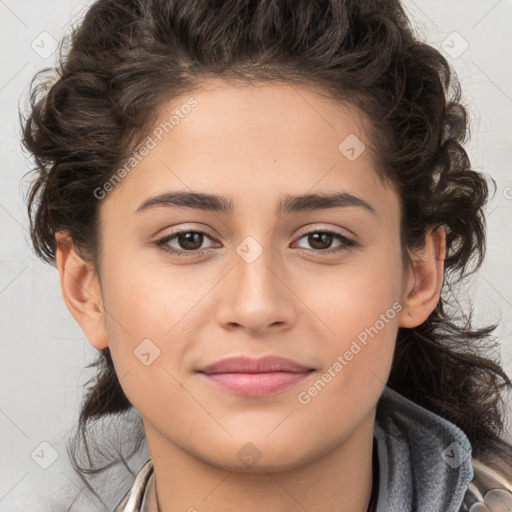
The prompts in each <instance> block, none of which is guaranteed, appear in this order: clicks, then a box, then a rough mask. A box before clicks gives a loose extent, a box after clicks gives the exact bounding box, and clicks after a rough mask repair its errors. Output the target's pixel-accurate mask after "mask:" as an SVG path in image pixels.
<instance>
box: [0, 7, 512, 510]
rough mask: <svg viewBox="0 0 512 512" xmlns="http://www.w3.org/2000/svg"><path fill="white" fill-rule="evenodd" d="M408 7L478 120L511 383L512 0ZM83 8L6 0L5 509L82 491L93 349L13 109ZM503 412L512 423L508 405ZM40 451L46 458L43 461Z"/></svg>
mask: <svg viewBox="0 0 512 512" xmlns="http://www.w3.org/2000/svg"><path fill="white" fill-rule="evenodd" d="M89 4H90V2H89ZM404 5H405V7H406V9H407V11H408V13H409V14H410V16H411V18H412V20H413V24H414V26H415V27H416V31H417V34H418V36H419V37H420V38H422V39H423V40H426V41H428V42H429V43H430V44H432V45H433V46H435V47H436V48H438V49H440V50H441V51H442V52H444V53H445V55H447V57H448V60H449V61H450V63H451V64H452V66H453V68H454V69H455V70H456V72H457V75H458V77H459V79H460V80H461V83H462V88H463V92H464V97H465V103H466V105H467V106H468V109H469V112H470V117H471V123H472V138H471V142H470V143H469V145H468V146H467V149H468V152H469V155H470V158H471V160H472V164H473V167H474V168H476V169H481V170H483V171H484V172H486V173H489V174H490V175H492V176H493V177H494V179H495V180H496V183H497V191H496V194H495V195H494V197H493V198H492V199H491V201H490V204H489V207H488V210H487V212H488V213H487V219H488V252H487V257H486V260H485V263H484V265H483V266H482V267H481V269H480V270H479V271H478V273H477V274H476V275H475V276H474V278H473V279H472V281H471V283H470V288H469V292H470V296H471V297H472V300H473V305H474V310H475V318H476V320H477V322H481V323H490V322H494V321H496V320H499V321H500V326H499V327H498V329H497V330H496V335H497V336H498V338H499V339H500V340H501V353H502V362H503V364H504V366H505V369H506V371H507V373H508V374H509V375H510V376H511V377H512V322H511V317H512V291H511V290H512V259H511V258H510V252H511V249H512V237H511V236H510V235H511V234H512V169H511V162H512V66H511V65H510V63H511V57H512V55H511V49H512V36H511V34H512V31H511V30H510V26H511V22H512V0H500V1H497V0H471V1H469V0H451V1H450V0H415V1H414V2H413V1H411V0H406V1H405V2H404ZM86 6H87V4H86V2H84V1H78V0H53V1H52V2H45V1H35V0H30V1H29V0H0V47H1V75H0V104H1V112H0V115H1V120H0V130H1V137H0V145H1V172H0V180H1V182H0V183H1V186H0V226H1V237H0V258H1V265H0V314H1V324H0V326H1V327H0V328H1V331H0V332H1V343H0V365H1V367H0V386H1V387H0V390H1V394H0V443H1V448H0V464H1V467H0V510H2V511H3V510H6V511H7V510H9V511H11V510H14V509H13V508H9V507H12V505H9V506H8V505H7V504H8V503H14V502H15V500H14V498H13V497H14V496H26V495H28V494H32V495H35V496H37V495H42V494H43V493H46V495H47V497H49V495H51V494H52V488H53V486H68V487H69V488H74V489H75V491H76V492H78V490H79V489H81V488H82V487H83V483H82V482H80V481H79V480H78V479H77V477H76V475H75V474H73V473H72V471H71V469H70V467H69V463H68V461H67V457H66V452H65V450H64V443H65V440H66V436H67V434H68V432H69V431H70V429H71V428H72V427H73V425H74V423H75V421H76V418H77V412H78V405H79V403H80V399H81V397H82V393H83V385H84V382H85V380H86V379H87V378H88V377H90V376H91V370H86V368H85V367H86V364H87V363H89V362H90V361H91V360H92V359H93V357H94V356H95V355H96V350H95V349H93V348H92V347H91V346H90V345H89V343H88V342H87V340H86V339H85V336H84V335H83V333H82V331H81V330H80V328H79V327H78V325H77V324H76V323H75V321H74V319H73V318H72V317H71V315H70V313H69V312H68V310H67V308H66V307H65V305H64V302H63V300H62V297H61V292H60V285H59V279H58V273H57V270H56V268H54V267H52V266H50V265H47V264H44V263H42V262H41V261H39V260H38V259H37V258H36V257H35V255H34V253H33V250H32V248H31V246H30V244H29V235H28V230H27V227H28V219H27V214H26V206H25V202H24V187H23V184H22V182H21V180H22V177H23V175H24V174H25V173H26V172H27V171H28V170H29V169H30V167H31V164H30V162H29V161H27V160H26V157H25V156H23V154H22V151H21V148H20V129H19V123H18V107H19V104H20V102H22V104H23V102H24V101H25V100H26V96H27V91H28V85H29V81H30V79H31V78H32V76H33V75H34V74H35V73H36V71H38V70H39V69H41V68H43V67H46V66H51V65H53V63H54V58H55V53H53V50H54V48H55V42H56V41H58V40H60V39H61V37H62V36H63V35H64V33H66V32H67V31H68V29H69V27H70V25H71V23H73V22H75V21H77V20H78V19H80V17H81V15H82V14H83V12H84V9H85V8H86ZM508 414H509V420H510V416H511V412H510V409H509V412H508ZM509 425H510V423H509ZM41 443H43V444H41ZM45 443H48V444H45ZM38 453H39V454H40V455H41V454H43V453H44V457H43V456H42V455H41V456H40V457H39V460H38V457H37V454H38ZM54 458H55V459H56V460H55V461H53V459H54ZM43 459H44V460H43ZM44 465H49V467H48V468H47V469H44V467H42V466H44ZM42 482H51V484H50V485H48V484H44V485H43V484H42ZM43 487H44V489H43ZM55 500H56V499H55ZM42 501H44V500H42ZM42 501H41V500H39V501H37V502H38V503H42ZM56 501H57V500H56ZM42 507H43V506H42V505H41V510H43V508H42ZM31 510H36V507H35V506H34V508H31ZM38 510H39V509H38ZM45 510H46V509H45ZM48 510H50V509H48ZM53 510H58V508H54V509H53Z"/></svg>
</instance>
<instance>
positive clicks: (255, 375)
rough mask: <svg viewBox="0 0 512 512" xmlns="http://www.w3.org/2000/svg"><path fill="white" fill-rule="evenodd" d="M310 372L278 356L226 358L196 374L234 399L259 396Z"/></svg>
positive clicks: (280, 387) (287, 386)
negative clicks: (234, 397)
mask: <svg viewBox="0 0 512 512" xmlns="http://www.w3.org/2000/svg"><path fill="white" fill-rule="evenodd" d="M312 371H313V369H312V368H306V367H305V366H303V365H301V364H299V363H297V362H295V361H292V360H291V359H286V358H284V357H279V356H265V357H262V358H260V359H251V358H249V357H229V358H227V359H222V360H220V361H217V362H216V363H214V364H211V365H209V366H206V367H205V368H203V369H202V370H200V371H199V373H200V374H201V375H203V376H204V378H206V379H207V380H208V382H210V383H211V384H213V385H215V386H217V387H220V388H222V389H225V390H228V391H232V392H235V393H236V394H238V395H247V396H262V395H268V394H271V393H276V392H278V391H281V390H283V389H286V388H289V387H291V386H294V385H295V384H298V383H299V382H301V381H303V380H304V379H306V378H307V377H308V376H309V375H310V373H311V372H312Z"/></svg>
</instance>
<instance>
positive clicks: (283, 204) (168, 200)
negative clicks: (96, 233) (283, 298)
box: [135, 191, 377, 217]
mask: <svg viewBox="0 0 512 512" xmlns="http://www.w3.org/2000/svg"><path fill="white" fill-rule="evenodd" d="M159 206H178V207H186V208H195V209H198V210H203V211H208V212H218V213H224V214H227V215H232V214H233V212H234V209H235V208H234V203H233V200H232V199H231V198H228V197H224V196H218V195H214V194H207V193H203V192H178V191H176V192H166V193H164V194H159V195H157V196H154V197H150V198H149V199H146V200H145V201H144V202H143V203H142V204H141V205H140V206H139V207H138V208H137V210H135V213H136V214H139V213H142V212H144V211H147V210H150V209H152V208H155V207H159ZM350 206H357V207H361V208H364V209H365V210H367V211H369V212H370V213H372V214H373V215H375V216H376V215H377V213H376V211H375V209H374V208H373V207H372V206H371V205H370V204H369V203H367V202H366V201H365V200H364V199H361V198H360V197H357V196H354V195H352V194H349V193H348V192H333V193H315V194H304V195H290V194H287V195H285V196H283V197H282V198H281V199H280V201H279V202H278V204H277V206H276V215H277V216H279V217H281V216H283V215H285V214H287V213H291V212H305V211H315V210H324V209H328V208H347V207H350Z"/></svg>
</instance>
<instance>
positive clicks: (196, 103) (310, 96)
mask: <svg viewBox="0 0 512 512" xmlns="http://www.w3.org/2000/svg"><path fill="white" fill-rule="evenodd" d="M144 145H145V146H146V147H147V148H149V147H151V148H150V149H149V150H146V151H145V152H144V156H143V157H141V158H138V159H137V161H136V162H135V163H134V165H133V166H132V168H131V169H129V172H128V173H125V174H126V177H125V178H123V179H122V180H121V182H120V183H119V184H118V185H116V187H115V190H114V191H113V192H112V193H111V194H110V195H111V196H112V199H113V198H114V197H117V198H118V199H119V197H121V198H122V200H123V201H124V202H125V203H130V210H131V212H135V210H136V209H137V208H138V207H139V206H140V203H141V201H142V200H143V199H147V198H149V197H150V196H151V195H152V194H156V193H162V192H164V191H166V190H167V189H171V190H181V191H186V190H194V191H201V192H208V193H212V192H213V193H216V194H218V195H224V196H226V197H230V198H235V200H234V206H235V210H236V211H238V206H237V203H238V201H240V202H243V205H244V206H245V207H246V208H248V207H250V205H253V206H255V207H259V208H260V209H261V208H262V207H263V206H265V204H270V203H272V205H273V206H275V204H277V201H278V197H282V196H283V194H284V193H286V194H304V193H306V192H325V191H328V190H336V191H345V192H348V193H352V194H353V195H359V196H360V197H362V196H364V197H365V198H366V199H367V200H368V202H377V203H378V202H379V200H382V199H384V200H386V199H387V200H388V202H389V201H391V202H392V201H393V197H392V196H393V193H392V191H391V190H389V189H387V188H386V187H385V186H384V184H383V183H382V181H381V179H380V178H379V176H378V173H377V170H376V164H375V161H374V158H373V153H372V150H371V148H372V145H371V141H370V140H369V139H368V136H367V133H366V130H365V124H364V118H363V117H362V116H361V115H360V114H359V112H358V111H357V109H356V108H355V107H353V106H351V105H350V104H345V103H341V102H338V101H335V100H333V99H330V98H328V97H325V96H324V95H323V93H322V92H321V91H320V90H318V91H316V90H313V89H311V88H310V87H307V88H306V87H300V86H297V85H290V84H283V83H267V84H258V85H255V84H245V83H244V84H232V83H229V82H225V81H223V80H219V79H215V80H213V81H211V82H208V83H207V84H205V85H204V86H201V87H198V88H197V89H196V90H194V91H192V92H190V93H188V94H186V95H184V96H182V97H180V98H179V99H174V100H173V101H169V102H168V103H166V104H164V105H163V107H162V108H161V110H160V112H159V117H158V120H157V122H156V123H155V125H154V126H153V127H152V129H151V130H150V131H149V132H148V134H147V138H146V139H145V140H143V146H144ZM383 194H384V196H386V194H388V197H383V196H382V195H383ZM390 194H391V195H390ZM236 198H238V200H237V199H236ZM109 201H110V200H109ZM115 202H117V200H116V201H115ZM389 206H391V207H393V205H389ZM395 206H396V205H395Z"/></svg>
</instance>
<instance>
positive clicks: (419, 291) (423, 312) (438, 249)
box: [398, 224, 446, 328]
mask: <svg viewBox="0 0 512 512" xmlns="http://www.w3.org/2000/svg"><path fill="white" fill-rule="evenodd" d="M410 257H411V261H412V266H411V268H410V272H409V275H408V279H407V285H406V287H405V290H404V294H403V297H402V306H403V308H402V310H401V312H400V314H399V315H398V324H399V326H400V327H408V328H411V327H417V326H418V325H421V324H422V323H423V322H424V321H425V320H426V319H427V318H428V316H429V315H430V313H432V311H433V310H434V309H435V307H436V305H437V303H438V301H439V296H440V293H441V287H442V285H443V277H444V259H445V257H446V229H445V226H444V225H443V224H442V225H437V226H429V228H428V229H427V230H426V235H425V245H424V246H423V247H422V248H421V249H417V250H414V251H413V252H412V253H411V255H410Z"/></svg>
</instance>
